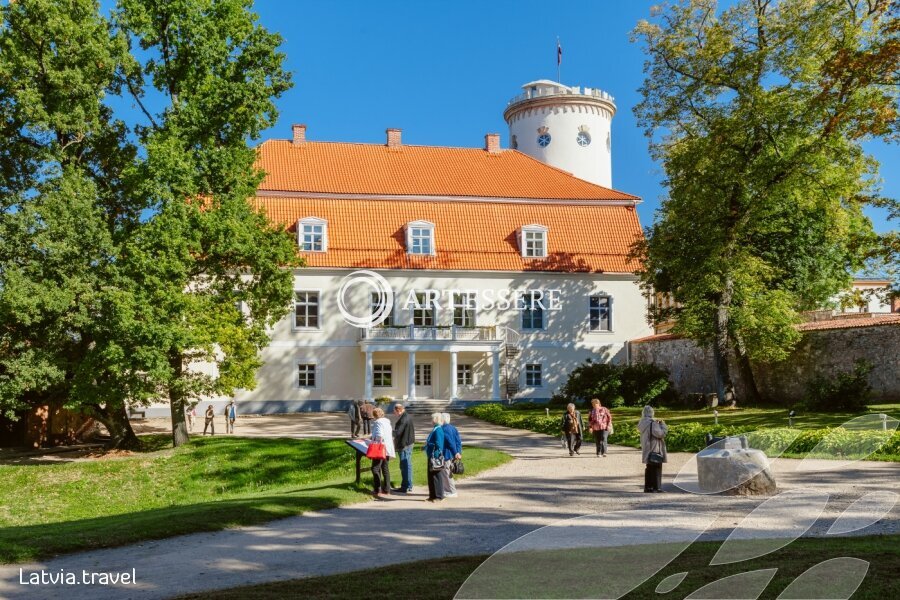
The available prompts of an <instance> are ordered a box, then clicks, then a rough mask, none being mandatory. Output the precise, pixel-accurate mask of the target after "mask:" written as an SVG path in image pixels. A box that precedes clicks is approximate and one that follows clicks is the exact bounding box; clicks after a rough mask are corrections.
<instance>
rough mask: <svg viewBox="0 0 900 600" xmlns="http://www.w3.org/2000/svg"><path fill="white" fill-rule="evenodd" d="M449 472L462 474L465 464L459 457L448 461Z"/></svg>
mask: <svg viewBox="0 0 900 600" xmlns="http://www.w3.org/2000/svg"><path fill="white" fill-rule="evenodd" d="M450 472H451V473H453V474H454V475H462V474H463V473H465V472H466V465H464V464H463V461H462V459H461V458H455V459H453V462H451V463H450Z"/></svg>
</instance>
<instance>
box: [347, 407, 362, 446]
mask: <svg viewBox="0 0 900 600" xmlns="http://www.w3.org/2000/svg"><path fill="white" fill-rule="evenodd" d="M359 405H360V402H359V400H355V401H351V402H350V408H349V409H348V410H347V415H348V416H349V417H350V437H351V438H357V437H359V427H360V425H361V424H362V413H360V411H359Z"/></svg>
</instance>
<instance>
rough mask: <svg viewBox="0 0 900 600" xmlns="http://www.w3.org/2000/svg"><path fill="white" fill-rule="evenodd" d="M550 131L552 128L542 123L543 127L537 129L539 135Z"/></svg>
mask: <svg viewBox="0 0 900 600" xmlns="http://www.w3.org/2000/svg"><path fill="white" fill-rule="evenodd" d="M549 131H550V128H549V127H547V126H546V125H542V126H541V127H538V129H537V132H538V135H544V134H545V133H548V132H549Z"/></svg>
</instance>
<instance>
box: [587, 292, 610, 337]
mask: <svg viewBox="0 0 900 600" xmlns="http://www.w3.org/2000/svg"><path fill="white" fill-rule="evenodd" d="M610 309H611V302H610V298H609V296H591V298H590V306H589V309H588V324H589V326H590V330H591V331H612V310H610Z"/></svg>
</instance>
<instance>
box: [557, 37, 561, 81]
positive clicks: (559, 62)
mask: <svg viewBox="0 0 900 600" xmlns="http://www.w3.org/2000/svg"><path fill="white" fill-rule="evenodd" d="M559 48H560V46H559V36H556V83H562V79H560V77H559V66H560V64H562V57H561V56H560V53H559Z"/></svg>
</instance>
